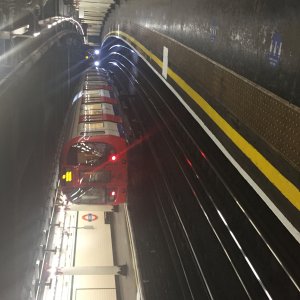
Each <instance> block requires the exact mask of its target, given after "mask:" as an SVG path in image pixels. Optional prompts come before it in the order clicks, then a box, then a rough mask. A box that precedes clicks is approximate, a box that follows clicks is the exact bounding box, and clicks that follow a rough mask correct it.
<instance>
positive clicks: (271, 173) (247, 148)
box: [107, 31, 300, 210]
mask: <svg viewBox="0 0 300 300" xmlns="http://www.w3.org/2000/svg"><path fill="white" fill-rule="evenodd" d="M110 35H117V36H122V37H124V38H125V39H126V40H127V41H129V42H130V43H131V44H133V45H134V46H135V47H136V48H138V49H139V50H140V51H142V52H143V53H144V54H145V55H146V56H148V57H149V58H150V59H151V61H153V62H155V63H156V64H157V65H158V66H159V67H160V68H162V65H163V63H162V61H161V60H160V59H159V58H158V57H157V56H156V55H154V54H153V53H152V52H151V51H149V50H148V49H147V48H146V47H145V46H143V45H142V44H141V43H140V42H139V41H137V40H136V39H135V38H133V37H132V36H130V35H129V34H127V33H125V32H122V31H112V32H110V33H108V35H107V36H110ZM168 77H170V78H171V79H172V80H173V81H174V82H175V83H176V84H177V85H178V86H179V87H180V88H181V89H182V90H183V91H184V92H185V93H186V94H187V95H188V96H189V97H190V98H191V99H193V100H194V101H195V102H196V103H197V104H198V105H199V106H200V107H201V109H202V110H203V111H204V112H205V113H206V114H207V115H208V116H209V117H210V119H211V120H212V121H213V122H214V123H215V124H216V125H217V126H218V127H219V128H220V129H221V130H222V131H223V132H224V133H225V135H226V136H227V137H228V138H229V139H230V140H231V141H232V142H233V143H234V144H235V145H236V146H237V147H238V148H239V149H240V150H241V151H242V152H243V153H244V154H245V155H246V156H247V157H248V158H249V159H250V160H251V161H252V163H253V164H254V165H255V166H256V167H257V168H258V169H259V170H260V172H261V173H262V174H264V176H265V177H266V178H268V180H269V181H270V182H271V183H272V184H273V185H274V186H275V187H276V188H277V189H278V190H279V191H280V192H281V193H282V194H283V195H284V196H285V197H286V198H287V199H288V200H289V201H290V203H291V204H293V205H294V206H295V207H296V208H297V209H298V210H300V191H299V189H298V188H297V187H296V186H295V185H294V184H293V183H292V182H290V181H289V180H288V179H287V178H286V177H285V176H283V175H282V174H281V173H280V172H279V171H278V170H277V169H276V168H275V167H274V166H273V165H272V164H271V163H270V162H269V161H268V160H267V159H266V158H265V157H264V156H263V155H262V154H261V153H260V152H258V151H257V149H256V148H255V147H253V146H252V145H251V144H250V143H249V142H248V141H247V140H246V139H245V138H244V137H242V136H241V135H240V134H239V133H238V132H237V131H236V130H235V129H234V128H233V127H232V126H231V125H230V124H229V123H228V122H227V121H226V120H225V119H224V118H222V116H221V115H220V114H219V113H218V112H217V111H216V110H215V109H214V108H212V107H211V106H210V105H209V103H208V102H207V101H206V100H205V99H204V98H202V97H201V96H200V95H199V94H198V93H197V92H196V91H195V90H194V89H193V88H192V87H191V86H190V85H188V83H187V82H186V81H184V80H183V79H182V78H181V77H180V76H179V75H177V74H176V73H175V72H174V71H173V70H172V69H170V68H168Z"/></svg>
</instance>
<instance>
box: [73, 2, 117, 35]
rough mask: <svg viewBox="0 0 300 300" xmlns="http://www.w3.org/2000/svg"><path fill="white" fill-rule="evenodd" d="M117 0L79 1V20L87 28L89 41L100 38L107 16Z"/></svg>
mask: <svg viewBox="0 0 300 300" xmlns="http://www.w3.org/2000/svg"><path fill="white" fill-rule="evenodd" d="M115 3H116V1H115V0H79V1H78V10H79V18H80V19H81V20H82V23H83V24H86V26H87V36H88V40H89V41H91V40H94V38H97V37H99V35H100V31H101V27H102V24H103V22H104V18H105V16H106V14H107V13H108V12H109V11H110V9H111V8H112V7H113V6H114V5H115Z"/></svg>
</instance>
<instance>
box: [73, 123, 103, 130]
mask: <svg viewBox="0 0 300 300" xmlns="http://www.w3.org/2000/svg"><path fill="white" fill-rule="evenodd" d="M78 127H79V128H78V129H79V132H88V133H92V132H95V131H103V130H104V123H103V122H97V123H96V122H91V123H80V124H79V126H78Z"/></svg>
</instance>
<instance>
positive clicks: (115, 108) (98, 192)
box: [60, 67, 128, 205]
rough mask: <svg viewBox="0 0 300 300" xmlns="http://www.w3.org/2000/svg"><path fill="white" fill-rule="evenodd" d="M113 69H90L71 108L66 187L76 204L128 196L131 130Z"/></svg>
mask: <svg viewBox="0 0 300 300" xmlns="http://www.w3.org/2000/svg"><path fill="white" fill-rule="evenodd" d="M117 95H118V92H117V89H116V87H115V86H114V84H113V82H112V80H111V78H110V76H109V74H108V72H107V71H106V70H104V69H101V68H98V67H91V68H89V69H88V70H87V71H85V73H84V75H83V78H82V80H81V83H80V85H79V88H78V90H77V94H76V96H75V97H74V98H73V102H72V106H71V108H70V110H69V113H68V118H67V125H66V129H65V130H66V131H65V132H66V134H65V140H64V145H63V148H62V154H61V159H60V178H61V190H62V193H63V194H64V195H65V196H66V199H67V201H68V202H71V203H73V204H106V205H118V204H121V203H124V202H125V201H126V198H127V181H128V179H127V177H128V175H127V145H128V143H127V140H128V139H127V133H126V128H127V127H126V122H124V114H123V110H122V107H121V105H120V102H119V100H118V97H117Z"/></svg>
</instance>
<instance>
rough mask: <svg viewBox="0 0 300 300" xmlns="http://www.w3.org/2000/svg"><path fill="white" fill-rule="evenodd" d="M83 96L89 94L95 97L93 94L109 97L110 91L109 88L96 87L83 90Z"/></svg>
mask: <svg viewBox="0 0 300 300" xmlns="http://www.w3.org/2000/svg"><path fill="white" fill-rule="evenodd" d="M83 94H84V96H90V97H95V96H98V97H99V96H102V97H108V98H109V97H110V92H109V90H103V89H98V90H85V91H84V92H83Z"/></svg>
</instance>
